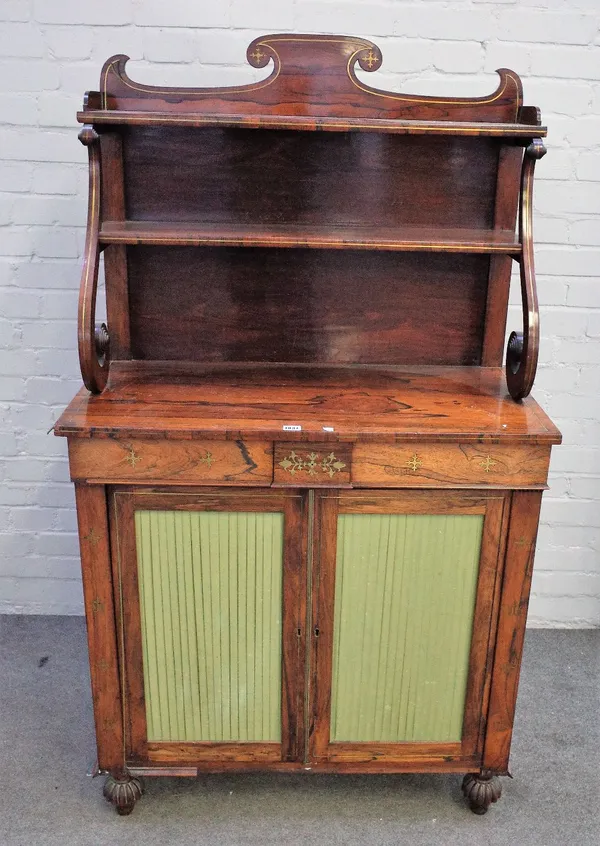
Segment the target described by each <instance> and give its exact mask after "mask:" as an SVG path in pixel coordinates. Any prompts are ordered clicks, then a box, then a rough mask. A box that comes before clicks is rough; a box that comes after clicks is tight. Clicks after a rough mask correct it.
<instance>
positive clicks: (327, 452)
mask: <svg viewBox="0 0 600 846" xmlns="http://www.w3.org/2000/svg"><path fill="white" fill-rule="evenodd" d="M351 467H352V446H351V445H350V444H338V443H336V444H310V443H309V444H305V443H276V444H275V449H274V453H273V484H275V485H285V486H286V487H304V488H306V487H310V488H321V487H336V488H345V487H350V474H351Z"/></svg>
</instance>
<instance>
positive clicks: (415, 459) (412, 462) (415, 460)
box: [406, 452, 423, 473]
mask: <svg viewBox="0 0 600 846" xmlns="http://www.w3.org/2000/svg"><path fill="white" fill-rule="evenodd" d="M422 466H423V462H422V461H421V459H420V458H419V456H418V455H417V453H416V452H415V453H413V454H412V455H411V457H410V458H409V460H408V461H407V462H406V467H407V468H408V469H409V470H412V471H413V473H416V472H417V470H418V469H419V467H422Z"/></svg>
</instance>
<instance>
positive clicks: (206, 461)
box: [198, 450, 213, 469]
mask: <svg viewBox="0 0 600 846" xmlns="http://www.w3.org/2000/svg"><path fill="white" fill-rule="evenodd" d="M205 452H206V455H205V456H204V458H199V459H198V464H206V466H207V467H208V468H209V469H210V467H211V465H212V463H213V457H212V452H209V451H208V450H205Z"/></svg>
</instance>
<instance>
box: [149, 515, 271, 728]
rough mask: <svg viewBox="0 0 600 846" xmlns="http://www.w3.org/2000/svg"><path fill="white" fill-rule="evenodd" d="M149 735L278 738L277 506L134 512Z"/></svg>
mask: <svg viewBox="0 0 600 846" xmlns="http://www.w3.org/2000/svg"><path fill="white" fill-rule="evenodd" d="M135 532H136V545H137V559H138V579H139V591H140V609H141V623H142V646H143V662H144V688H145V697H146V720H147V726H148V740H149V741H280V739H281V625H282V624H281V617H282V593H281V591H282V570H283V514H280V513H274V514H273V513H241V512H203V511H136V514H135Z"/></svg>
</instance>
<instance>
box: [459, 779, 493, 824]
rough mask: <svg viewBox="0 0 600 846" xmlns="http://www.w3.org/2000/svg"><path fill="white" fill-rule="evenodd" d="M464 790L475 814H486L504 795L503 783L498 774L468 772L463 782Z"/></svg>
mask: <svg viewBox="0 0 600 846" xmlns="http://www.w3.org/2000/svg"><path fill="white" fill-rule="evenodd" d="M462 792H463V795H464V797H465V799H466V800H467V802H468V803H469V807H470V809H471V810H472V811H473V813H474V814H485V813H486V812H487V810H488V808H489V807H490V805H491V804H492V802H497V801H498V799H499V798H500V797H501V796H502V785H501V784H500V779H499V778H498V776H497V775H492V774H491V773H485V772H484V773H482V774H481V775H480V774H479V773H468V774H467V775H466V776H465V777H464V779H463V783H462Z"/></svg>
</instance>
